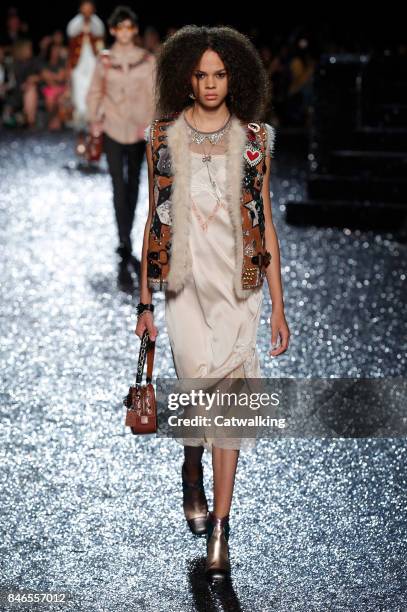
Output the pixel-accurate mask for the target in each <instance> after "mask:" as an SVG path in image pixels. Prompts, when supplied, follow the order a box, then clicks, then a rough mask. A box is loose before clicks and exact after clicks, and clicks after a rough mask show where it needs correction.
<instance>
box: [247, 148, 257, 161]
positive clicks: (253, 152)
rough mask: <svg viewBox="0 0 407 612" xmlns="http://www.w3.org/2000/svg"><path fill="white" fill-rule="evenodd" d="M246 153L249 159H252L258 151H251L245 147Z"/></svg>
mask: <svg viewBox="0 0 407 612" xmlns="http://www.w3.org/2000/svg"><path fill="white" fill-rule="evenodd" d="M246 153H247V157H248V158H249V159H250V161H254V160H255V159H256V158H257V157H259V155H260V152H259V151H251V150H250V149H247V151H246Z"/></svg>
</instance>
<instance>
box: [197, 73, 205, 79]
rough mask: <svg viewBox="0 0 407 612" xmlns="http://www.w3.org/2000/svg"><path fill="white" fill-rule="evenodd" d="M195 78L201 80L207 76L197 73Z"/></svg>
mask: <svg viewBox="0 0 407 612" xmlns="http://www.w3.org/2000/svg"><path fill="white" fill-rule="evenodd" d="M195 76H196V78H197V79H200V78H202V77H204V76H205V75H204V73H203V72H196V73H195Z"/></svg>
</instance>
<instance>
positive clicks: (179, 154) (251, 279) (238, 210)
mask: <svg viewBox="0 0 407 612" xmlns="http://www.w3.org/2000/svg"><path fill="white" fill-rule="evenodd" d="M274 137H275V131H274V128H273V127H272V126H271V125H269V124H267V123H261V124H260V125H259V124H256V123H249V124H248V125H245V124H244V123H242V122H241V121H240V120H239V119H238V118H237V117H236V116H235V115H234V116H233V117H232V119H231V126H230V128H229V135H228V149H227V152H226V156H227V157H226V173H227V177H226V180H227V200H228V202H227V203H228V206H229V210H230V217H231V222H232V225H233V231H234V236H235V254H236V269H235V273H234V283H233V285H234V289H235V293H236V295H237V297H239V298H242V299H243V298H246V297H248V296H249V295H250V294H251V292H252V291H253V289H255V288H257V287H260V286H261V285H262V284H263V281H264V277H265V274H266V267H267V266H268V265H269V263H270V259H271V254H270V253H269V252H268V251H267V250H266V248H265V231H264V230H265V223H264V212H263V198H262V193H261V190H262V185H263V175H264V172H265V170H266V165H265V155H266V153H267V152H270V154H272V153H273V145H274ZM145 138H146V140H147V141H150V142H151V146H152V158H153V172H154V202H153V211H152V221H151V226H150V231H149V242H148V251H147V285H148V287H149V288H150V289H151V290H153V291H159V290H165V291H170V292H175V293H178V292H179V291H180V290H181V289H182V287H183V286H184V284H185V281H186V280H187V279H188V277H189V275H190V272H191V256H190V248H189V223H190V215H191V205H190V156H189V155H188V154H187V155H186V154H185V153H186V152H189V141H188V132H187V130H186V129H185V125H184V117H183V114H182V113H176V114H174V115H171V116H170V117H164V118H160V119H156V120H155V121H154V122H153V123H152V124H151V125H150V126H149V127H148V128H147V130H146V132H145Z"/></svg>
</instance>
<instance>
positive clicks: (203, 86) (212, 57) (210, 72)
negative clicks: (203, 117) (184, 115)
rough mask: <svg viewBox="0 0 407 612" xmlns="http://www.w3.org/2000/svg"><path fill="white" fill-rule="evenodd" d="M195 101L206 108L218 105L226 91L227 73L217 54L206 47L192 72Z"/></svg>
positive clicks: (224, 96) (223, 98)
mask: <svg viewBox="0 0 407 612" xmlns="http://www.w3.org/2000/svg"><path fill="white" fill-rule="evenodd" d="M191 83H192V91H193V93H194V95H195V98H196V102H198V103H199V104H201V105H202V106H204V107H206V108H214V107H217V106H220V105H221V104H222V103H223V101H224V100H225V98H226V96H227V93H228V74H227V70H226V68H225V64H224V63H223V61H222V60H221V58H220V57H219V55H218V54H217V53H216V52H215V51H212V49H207V50H206V51H205V53H204V54H203V55H202V57H201V59H200V61H199V63H198V65H197V66H196V68H195V70H194V71H193V73H192V79H191Z"/></svg>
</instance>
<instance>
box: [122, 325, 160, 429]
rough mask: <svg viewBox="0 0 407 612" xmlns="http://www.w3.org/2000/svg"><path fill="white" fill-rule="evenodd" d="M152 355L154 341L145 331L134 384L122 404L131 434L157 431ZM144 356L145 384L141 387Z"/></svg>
mask: <svg viewBox="0 0 407 612" xmlns="http://www.w3.org/2000/svg"><path fill="white" fill-rule="evenodd" d="M154 353H155V341H152V340H150V336H149V335H148V330H147V329H146V330H145V331H144V333H143V336H142V338H141V344H140V352H139V358H138V364H137V374H136V384H135V385H131V386H130V388H129V392H128V394H127V395H126V397H125V398H124V399H123V404H124V405H125V406H126V407H127V414H126V426H128V427H130V429H131V431H132V433H133V434H150V433H155V432H156V431H157V427H158V425H157V407H156V401H155V391H154V387H153V384H152V376H153V365H154ZM146 356H147V375H146V384H145V385H142V384H141V381H142V379H143V371H144V364H145V361H146Z"/></svg>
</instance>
